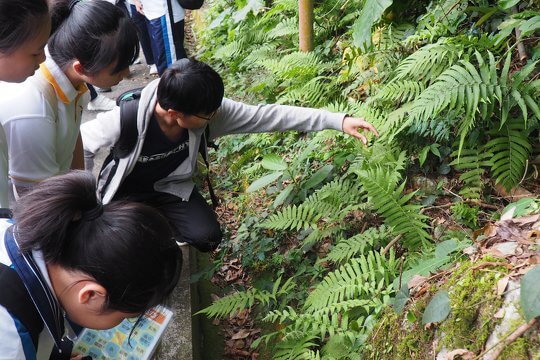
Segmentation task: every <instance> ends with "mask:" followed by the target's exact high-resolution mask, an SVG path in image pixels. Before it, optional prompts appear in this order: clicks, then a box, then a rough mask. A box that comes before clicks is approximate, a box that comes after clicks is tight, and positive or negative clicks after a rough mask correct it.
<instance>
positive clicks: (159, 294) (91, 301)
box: [0, 171, 182, 359]
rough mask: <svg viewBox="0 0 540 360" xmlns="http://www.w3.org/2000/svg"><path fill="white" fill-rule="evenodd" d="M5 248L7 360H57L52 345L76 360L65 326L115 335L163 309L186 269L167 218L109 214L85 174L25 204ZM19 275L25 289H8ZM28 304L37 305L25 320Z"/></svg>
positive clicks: (139, 211) (135, 208) (2, 312)
mask: <svg viewBox="0 0 540 360" xmlns="http://www.w3.org/2000/svg"><path fill="white" fill-rule="evenodd" d="M0 238H1V239H2V241H1V242H0V244H1V245H0V286H1V287H2V293H1V294H0V339H1V340H0V354H1V356H3V357H4V358H7V359H35V358H36V354H37V359H41V358H45V359H49V356H50V355H51V349H52V347H51V346H47V344H51V343H52V344H54V349H53V352H52V354H53V358H55V359H59V358H67V359H69V355H70V350H69V349H68V350H66V346H65V344H66V343H68V341H67V340H66V339H65V338H64V340H63V341H62V338H63V337H64V335H65V334H66V333H68V334H69V329H70V326H69V324H68V323H67V322H65V321H64V320H65V319H64V316H67V318H69V320H70V321H71V322H73V323H75V324H77V325H80V326H83V327H87V328H92V329H108V328H111V327H114V326H116V325H118V324H119V323H120V322H121V321H122V320H123V319H125V318H128V317H137V316H140V315H141V314H143V313H144V312H145V311H146V310H148V309H150V308H151V307H154V306H156V305H159V304H161V303H162V302H163V301H164V299H165V298H166V297H167V296H168V295H169V294H170V293H171V291H172V290H173V288H174V287H175V285H176V283H177V281H178V278H179V274H180V269H181V259H182V256H181V254H180V249H179V247H178V246H177V245H176V242H175V241H174V239H173V237H172V234H171V230H170V229H169V227H168V224H167V221H166V220H165V218H163V217H162V216H161V215H160V214H159V212H157V211H155V210H154V209H152V208H150V207H148V206H146V205H143V204H140V203H131V202H120V201H119V202H111V203H109V204H107V205H102V204H101V203H100V202H99V201H98V200H97V198H96V195H95V180H94V178H93V177H92V175H91V174H90V173H88V172H84V171H74V172H70V173H68V174H65V175H61V176H57V177H53V178H50V179H48V180H45V181H43V182H41V183H40V184H38V185H37V186H36V187H35V188H34V190H33V191H31V192H29V193H28V194H27V195H25V196H23V197H21V199H20V200H19V201H18V202H17V205H16V207H15V209H14V223H13V222H12V221H10V220H0ZM4 239H5V240H4ZM1 263H3V265H2V264H1ZM9 266H11V267H9ZM15 271H16V273H15V274H13V273H14V272H15ZM13 275H14V276H15V279H17V275H19V277H20V279H22V283H23V284H24V286H23V285H21V284H20V283H21V280H20V279H19V281H18V282H17V281H11V282H7V281H5V280H6V279H7V278H8V277H9V276H11V277H12V278H13ZM21 289H22V290H21ZM6 297H9V299H5V298H6ZM43 298H45V299H49V300H48V301H44V302H40V299H43ZM43 303H44V304H45V305H44V306H43ZM21 304H29V305H27V307H28V308H27V309H25V310H24V311H21V309H20V307H21ZM36 312H37V313H38V314H39V317H38V320H39V319H41V322H39V321H38V325H40V326H41V327H39V326H38V329H42V330H41V331H40V332H41V333H40V334H39V336H36V335H35V328H36V324H35V323H36V321H35V319H34V321H32V317H31V316H30V314H32V313H36ZM18 314H22V315H20V316H17V315H18ZM51 318H52V321H51V320H50V319H51ZM66 329H68V330H66ZM29 334H30V336H28V335H29ZM46 340H48V341H46Z"/></svg>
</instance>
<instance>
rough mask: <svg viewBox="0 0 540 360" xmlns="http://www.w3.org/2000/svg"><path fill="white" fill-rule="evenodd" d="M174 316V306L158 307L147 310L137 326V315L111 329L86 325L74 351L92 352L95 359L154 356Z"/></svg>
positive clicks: (135, 359) (129, 359) (127, 359)
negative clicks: (170, 308) (90, 327)
mask: <svg viewBox="0 0 540 360" xmlns="http://www.w3.org/2000/svg"><path fill="white" fill-rule="evenodd" d="M171 318H172V311H171V310H169V309H167V308H165V307H157V308H153V309H152V310H149V311H147V312H146V314H145V315H144V317H143V319H142V320H141V321H140V322H139V324H137V327H136V328H135V330H133V326H134V325H135V320H133V319H131V320H128V319H126V320H124V321H123V322H122V323H120V325H118V326H117V327H114V328H112V329H109V330H90V329H84V330H83V331H82V332H81V334H80V335H79V338H78V339H77V341H76V342H75V344H74V346H73V352H74V353H79V354H81V355H83V356H91V357H92V360H102V359H115V360H116V359H118V360H124V359H125V360H146V359H150V358H151V356H152V354H153V353H154V352H155V350H156V348H157V345H158V342H159V339H160V338H161V335H162V334H163V332H164V331H165V328H166V327H167V325H168V324H169V322H170V320H171ZM132 330H133V332H132ZM130 335H131V337H130Z"/></svg>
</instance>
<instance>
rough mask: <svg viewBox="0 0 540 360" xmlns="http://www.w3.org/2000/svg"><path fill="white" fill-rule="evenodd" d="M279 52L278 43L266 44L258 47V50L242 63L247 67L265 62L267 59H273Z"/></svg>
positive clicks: (254, 50) (252, 52)
mask: <svg viewBox="0 0 540 360" xmlns="http://www.w3.org/2000/svg"><path fill="white" fill-rule="evenodd" d="M276 52H277V44H276V43H272V42H270V43H266V44H262V45H260V46H258V47H257V48H256V49H253V51H251V52H250V53H249V55H248V56H246V57H245V58H244V61H243V62H242V63H243V64H244V65H245V66H246V67H248V66H250V65H252V64H254V63H257V62H259V61H263V60H265V59H268V58H271V57H273V56H274V55H275V54H276Z"/></svg>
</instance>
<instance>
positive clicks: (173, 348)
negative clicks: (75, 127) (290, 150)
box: [82, 55, 194, 360]
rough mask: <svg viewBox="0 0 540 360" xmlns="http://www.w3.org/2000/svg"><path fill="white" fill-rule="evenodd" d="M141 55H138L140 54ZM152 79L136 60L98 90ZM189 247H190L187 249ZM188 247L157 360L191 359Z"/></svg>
mask: <svg viewBox="0 0 540 360" xmlns="http://www.w3.org/2000/svg"><path fill="white" fill-rule="evenodd" d="M141 56H142V55H141ZM154 79H156V76H155V75H149V74H148V66H147V65H145V64H144V63H143V64H137V65H133V66H131V76H130V77H129V78H128V79H124V80H123V81H122V82H120V84H118V85H117V86H114V87H113V88H112V91H111V92H108V93H101V94H102V95H105V96H107V97H109V98H111V99H113V100H116V97H117V96H118V95H120V94H122V93H123V92H125V91H127V90H131V89H134V88H138V87H143V86H145V85H146V84H147V83H149V82H150V81H152V80H154ZM98 113H99V112H98V111H88V110H86V109H85V110H84V111H83V118H82V121H83V122H86V121H91V120H92V119H94V118H95V117H96V115H97V114H98ZM106 155H107V151H101V152H100V153H99V154H98V156H97V157H96V159H95V166H94V174H95V175H97V173H98V172H99V169H100V168H101V164H102V162H103V160H104V158H105V156H106ZM191 251H193V250H191ZM191 251H190V249H189V247H188V246H183V247H182V253H183V260H184V263H183V268H182V277H181V279H180V281H179V283H178V286H177V287H176V289H175V290H174V293H173V295H172V297H171V299H170V301H169V303H168V304H167V306H168V307H169V308H170V309H171V310H173V312H174V317H173V320H172V322H171V324H170V325H169V327H168V328H167V330H166V332H165V334H164V336H163V340H162V343H161V345H160V347H159V348H158V350H157V353H156V355H155V356H154V359H157V360H173V359H174V360H188V359H193V358H194V356H193V345H192V314H191V289H190V281H189V279H190V274H191V271H190V252H191Z"/></svg>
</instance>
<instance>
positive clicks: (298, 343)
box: [272, 335, 318, 360]
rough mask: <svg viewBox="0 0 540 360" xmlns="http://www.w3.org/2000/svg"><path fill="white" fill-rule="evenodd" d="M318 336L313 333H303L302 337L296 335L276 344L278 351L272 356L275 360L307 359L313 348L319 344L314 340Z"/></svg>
mask: <svg viewBox="0 0 540 360" xmlns="http://www.w3.org/2000/svg"><path fill="white" fill-rule="evenodd" d="M316 339H317V337H315V336H312V335H303V336H302V337H294V338H291V339H287V340H286V341H281V342H280V343H279V344H278V345H277V346H276V350H277V351H276V352H275V353H274V355H273V356H272V358H273V359H274V360H293V359H307V357H308V356H309V354H310V352H311V348H313V347H315V346H317V345H318V343H316V342H314V340H316Z"/></svg>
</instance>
